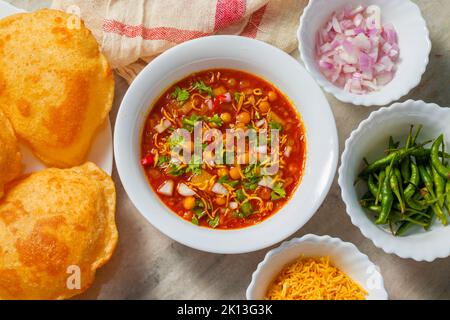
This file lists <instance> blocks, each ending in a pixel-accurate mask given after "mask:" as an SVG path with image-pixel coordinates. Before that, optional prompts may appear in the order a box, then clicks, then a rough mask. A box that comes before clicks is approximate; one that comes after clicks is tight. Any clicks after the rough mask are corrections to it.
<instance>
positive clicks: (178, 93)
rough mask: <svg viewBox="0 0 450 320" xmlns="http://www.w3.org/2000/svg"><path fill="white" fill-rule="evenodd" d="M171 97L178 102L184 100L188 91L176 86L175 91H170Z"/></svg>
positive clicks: (187, 95)
mask: <svg viewBox="0 0 450 320" xmlns="http://www.w3.org/2000/svg"><path fill="white" fill-rule="evenodd" d="M172 98H174V99H176V100H177V101H178V102H180V103H181V102H184V101H186V100H187V99H189V92H188V91H187V90H186V89H181V88H180V87H176V88H175V91H174V92H172Z"/></svg>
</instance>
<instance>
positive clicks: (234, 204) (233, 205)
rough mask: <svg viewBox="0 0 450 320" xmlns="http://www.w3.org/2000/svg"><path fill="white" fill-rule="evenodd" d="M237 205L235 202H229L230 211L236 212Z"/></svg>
mask: <svg viewBox="0 0 450 320" xmlns="http://www.w3.org/2000/svg"><path fill="white" fill-rule="evenodd" d="M238 206H239V204H238V203H237V202H230V204H229V207H230V209H231V210H236V209H237V208H238Z"/></svg>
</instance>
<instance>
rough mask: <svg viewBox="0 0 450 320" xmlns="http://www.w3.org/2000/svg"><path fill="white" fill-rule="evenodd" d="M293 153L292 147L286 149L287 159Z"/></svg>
mask: <svg viewBox="0 0 450 320" xmlns="http://www.w3.org/2000/svg"><path fill="white" fill-rule="evenodd" d="M291 152H292V147H291V146H287V147H286V149H284V155H285V157H286V158H289V156H290V155H291Z"/></svg>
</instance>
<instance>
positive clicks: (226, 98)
mask: <svg viewBox="0 0 450 320" xmlns="http://www.w3.org/2000/svg"><path fill="white" fill-rule="evenodd" d="M224 96H225V102H227V103H230V102H231V93H229V92H227V93H225V95H224Z"/></svg>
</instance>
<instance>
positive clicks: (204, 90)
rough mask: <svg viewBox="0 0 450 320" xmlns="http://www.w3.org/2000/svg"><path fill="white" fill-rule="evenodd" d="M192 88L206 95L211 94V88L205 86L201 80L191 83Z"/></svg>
mask: <svg viewBox="0 0 450 320" xmlns="http://www.w3.org/2000/svg"><path fill="white" fill-rule="evenodd" d="M193 87H194V89H197V90H198V91H200V93H206V94H208V96H210V97H212V96H213V90H212V88H211V87H209V86H207V85H206V84H205V83H204V82H203V81H197V82H195V83H194V85H193Z"/></svg>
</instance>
